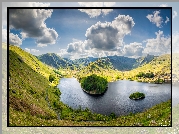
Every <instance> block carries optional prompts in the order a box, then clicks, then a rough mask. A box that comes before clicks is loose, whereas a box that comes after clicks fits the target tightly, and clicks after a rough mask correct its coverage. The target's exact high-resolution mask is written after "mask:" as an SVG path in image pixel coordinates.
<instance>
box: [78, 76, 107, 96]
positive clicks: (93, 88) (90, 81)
mask: <svg viewBox="0 0 179 134" xmlns="http://www.w3.org/2000/svg"><path fill="white" fill-rule="evenodd" d="M80 83H81V87H82V88H83V89H84V90H85V91H86V92H87V93H89V94H103V93H104V92H105V91H106V90H107V85H108V81H107V80H106V79H104V78H103V77H100V76H97V75H96V74H92V75H90V76H87V77H83V78H81V79H80Z"/></svg>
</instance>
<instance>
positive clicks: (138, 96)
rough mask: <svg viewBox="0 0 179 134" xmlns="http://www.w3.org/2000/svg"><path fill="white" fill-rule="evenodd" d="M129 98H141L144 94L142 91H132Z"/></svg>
mask: <svg viewBox="0 0 179 134" xmlns="http://www.w3.org/2000/svg"><path fill="white" fill-rule="evenodd" d="M129 98H130V99H133V100H138V99H143V98H145V94H144V93H140V92H135V93H132V94H131V95H130V96H129Z"/></svg>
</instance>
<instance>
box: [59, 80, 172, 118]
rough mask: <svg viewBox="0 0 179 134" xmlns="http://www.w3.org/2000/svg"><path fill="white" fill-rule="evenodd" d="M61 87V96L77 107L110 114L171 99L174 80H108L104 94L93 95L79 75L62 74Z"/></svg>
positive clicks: (134, 111)
mask: <svg viewBox="0 0 179 134" xmlns="http://www.w3.org/2000/svg"><path fill="white" fill-rule="evenodd" d="M58 88H59V89H60V91H61V93H62V94H61V97H60V100H61V101H62V102H63V103H65V104H67V105H68V106H70V107H72V108H73V109H77V108H79V106H81V108H82V109H84V108H88V109H90V110H91V111H92V112H95V113H100V114H104V115H109V114H110V113H112V112H113V113H115V114H116V115H117V116H119V115H127V114H129V113H137V112H142V111H143V110H145V109H148V108H150V107H152V106H154V105H156V104H159V103H161V102H165V101H167V100H169V99H171V84H150V83H141V82H136V81H128V80H119V81H115V82H110V83H108V89H107V91H106V93H105V94H104V95H102V96H98V97H96V96H91V95H88V94H87V93H85V92H84V91H83V90H82V89H81V86H80V83H79V82H78V81H77V79H76V78H62V79H61V80H60V84H59V85H58ZM136 91H139V92H142V93H144V94H145V98H144V99H142V100H131V99H129V95H130V94H131V93H133V92H136Z"/></svg>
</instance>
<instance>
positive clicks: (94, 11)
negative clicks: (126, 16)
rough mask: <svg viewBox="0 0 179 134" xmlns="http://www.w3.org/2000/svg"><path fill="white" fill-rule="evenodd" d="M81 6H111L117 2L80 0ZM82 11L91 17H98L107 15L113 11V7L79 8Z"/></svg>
mask: <svg viewBox="0 0 179 134" xmlns="http://www.w3.org/2000/svg"><path fill="white" fill-rule="evenodd" d="M78 4H79V5H80V6H84V7H103V6H105V7H110V6H114V5H115V2H78ZM78 10H80V11H81V12H85V13H86V14H88V15H89V17H90V18H94V17H98V16H99V15H101V14H102V15H107V14H109V13H110V12H112V11H113V9H78Z"/></svg>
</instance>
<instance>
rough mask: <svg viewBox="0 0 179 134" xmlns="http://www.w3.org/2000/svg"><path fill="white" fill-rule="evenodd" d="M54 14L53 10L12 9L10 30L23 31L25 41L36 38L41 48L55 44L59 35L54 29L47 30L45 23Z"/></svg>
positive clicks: (10, 12)
mask: <svg viewBox="0 0 179 134" xmlns="http://www.w3.org/2000/svg"><path fill="white" fill-rule="evenodd" d="M52 12H53V10H50V9H49V10H45V9H11V10H10V11H9V26H10V29H19V30H22V32H21V35H22V38H23V39H24V38H35V39H36V43H37V45H38V46H40V47H41V46H47V45H48V44H55V43H56V40H57V38H58V33H57V32H56V31H55V30H54V29H51V28H47V26H46V23H45V20H46V19H47V18H50V17H51V15H52ZM22 16H23V17H22Z"/></svg>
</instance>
